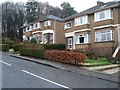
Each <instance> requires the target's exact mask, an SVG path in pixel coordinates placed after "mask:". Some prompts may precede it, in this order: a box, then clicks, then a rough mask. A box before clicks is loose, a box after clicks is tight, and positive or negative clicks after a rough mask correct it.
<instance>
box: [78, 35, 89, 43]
mask: <svg viewBox="0 0 120 90" xmlns="http://www.w3.org/2000/svg"><path fill="white" fill-rule="evenodd" d="M88 42H89V38H88V34H80V35H76V44H81V43H88Z"/></svg>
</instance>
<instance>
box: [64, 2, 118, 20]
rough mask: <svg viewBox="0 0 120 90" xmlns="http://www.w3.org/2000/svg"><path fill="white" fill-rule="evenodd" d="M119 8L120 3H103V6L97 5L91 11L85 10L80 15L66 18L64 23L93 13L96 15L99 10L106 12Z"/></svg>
mask: <svg viewBox="0 0 120 90" xmlns="http://www.w3.org/2000/svg"><path fill="white" fill-rule="evenodd" d="M118 6H120V1H116V2H115V1H114V2H107V3H103V4H100V5H96V6H94V7H91V8H89V9H87V10H84V11H82V12H80V13H77V14H74V15H72V16H69V17H67V18H65V19H64V21H67V20H70V19H73V18H75V17H78V16H82V15H87V14H92V13H94V12H96V11H99V10H104V9H108V8H114V7H118Z"/></svg>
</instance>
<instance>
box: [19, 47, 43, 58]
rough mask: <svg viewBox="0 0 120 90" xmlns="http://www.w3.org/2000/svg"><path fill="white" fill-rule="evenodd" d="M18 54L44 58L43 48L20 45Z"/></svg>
mask: <svg viewBox="0 0 120 90" xmlns="http://www.w3.org/2000/svg"><path fill="white" fill-rule="evenodd" d="M20 55H23V56H30V57H35V58H41V59H43V58H44V49H37V48H24V47H21V48H20Z"/></svg>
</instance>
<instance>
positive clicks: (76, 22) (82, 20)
mask: <svg viewBox="0 0 120 90" xmlns="http://www.w3.org/2000/svg"><path fill="white" fill-rule="evenodd" d="M87 23H88V15H85V16H81V17H77V18H75V19H74V25H75V26H78V25H83V24H87Z"/></svg>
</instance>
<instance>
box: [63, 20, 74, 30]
mask: <svg viewBox="0 0 120 90" xmlns="http://www.w3.org/2000/svg"><path fill="white" fill-rule="evenodd" d="M71 27H72V22H71V21H69V22H66V23H65V26H64V29H68V28H71Z"/></svg>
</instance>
